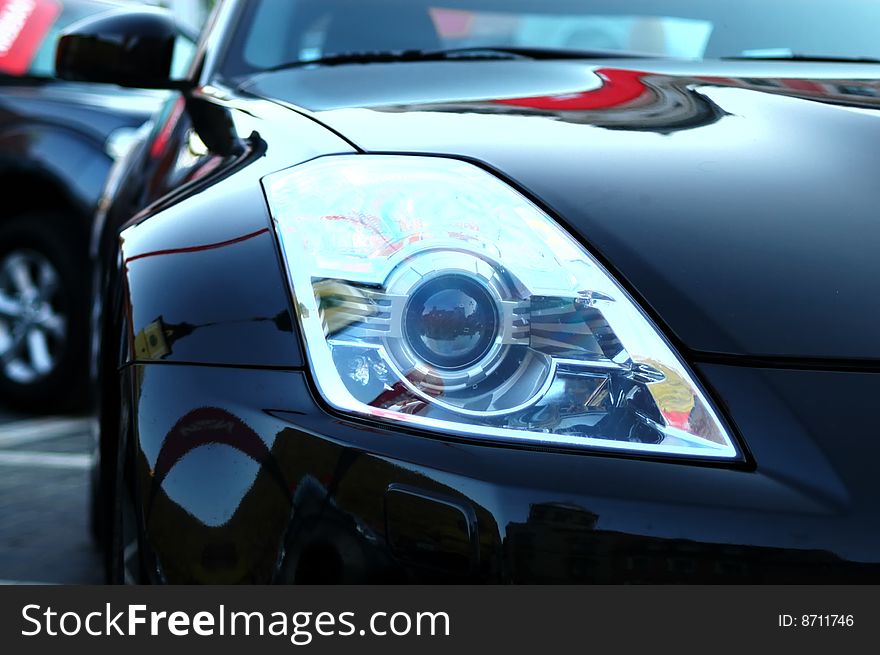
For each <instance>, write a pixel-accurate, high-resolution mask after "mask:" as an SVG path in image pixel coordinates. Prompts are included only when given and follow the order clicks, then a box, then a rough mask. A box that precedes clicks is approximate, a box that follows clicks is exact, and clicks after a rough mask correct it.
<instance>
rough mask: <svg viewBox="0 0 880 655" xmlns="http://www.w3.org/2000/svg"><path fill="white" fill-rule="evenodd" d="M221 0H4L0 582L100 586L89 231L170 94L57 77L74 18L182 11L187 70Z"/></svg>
mask: <svg viewBox="0 0 880 655" xmlns="http://www.w3.org/2000/svg"><path fill="white" fill-rule="evenodd" d="M214 2H215V0H152V1H144V2H134V0H0V190H2V195H3V198H4V202H3V203H2V207H0V584H4V583H5V584H10V583H13V584H14V583H19V582H38V583H100V582H102V581H103V573H102V565H101V560H100V556H99V555H98V553H97V552H96V551H95V548H94V546H93V544H92V540H91V536H90V526H89V525H88V516H89V512H88V502H89V494H88V489H89V478H90V475H91V463H92V457H93V455H92V450H93V443H94V440H93V436H92V429H93V421H92V418H91V416H90V409H89V408H90V405H91V400H92V399H91V398H90V397H89V393H88V389H89V384H88V379H89V375H88V356H87V353H88V347H89V336H88V334H89V316H88V307H89V300H88V297H89V293H90V292H89V288H90V283H91V266H90V263H89V247H90V243H89V241H90V234H91V231H92V225H93V221H94V220H95V218H94V217H95V214H96V209H97V207H98V204H99V200H100V196H101V192H102V190H103V188H104V186H105V184H106V183H107V180H108V176H109V175H110V174H111V171H112V167H113V165H114V163H115V162H117V161H119V160H120V159H121V158H122V157H124V155H125V153H126V151H127V146H128V144H130V143H131V142H132V140H133V139H134V138H135V137H136V135H137V133H138V130H139V129H147V128H148V127H149V118H150V116H151V115H152V114H153V113H154V112H156V111H157V110H159V109H160V108H161V107H162V105H163V103H164V102H165V101H166V100H167V99H168V94H167V92H156V91H140V90H124V89H121V88H118V87H104V86H96V85H88V84H77V83H71V82H61V81H58V80H56V79H54V54H55V41H56V39H57V36H58V33H59V32H60V31H61V30H62V29H64V28H65V27H67V26H68V25H70V24H72V23H74V22H76V21H78V20H81V19H87V18H88V17H89V16H92V15H97V14H99V13H103V12H106V11H112V10H113V9H115V8H118V7H119V6H121V5H126V4H127V5H131V4H148V5H159V6H163V7H165V8H167V9H170V10H171V11H173V12H174V14H175V16H176V19H177V22H178V25H179V26H180V30H181V34H180V37H179V42H178V46H179V47H178V48H177V52H176V54H175V57H176V60H175V62H174V65H175V67H176V68H177V69H178V71H182V70H185V69H186V66H187V65H188V63H189V60H190V58H191V56H192V54H193V52H194V46H195V42H196V40H197V39H198V35H199V32H200V30H201V28H202V26H203V25H204V24H205V22H206V20H207V17H208V14H209V12H210V11H211V9H212V7H213V5H214Z"/></svg>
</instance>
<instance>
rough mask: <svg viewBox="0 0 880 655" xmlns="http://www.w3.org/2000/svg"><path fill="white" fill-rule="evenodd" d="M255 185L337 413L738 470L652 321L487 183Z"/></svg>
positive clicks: (437, 169) (375, 173)
mask: <svg viewBox="0 0 880 655" xmlns="http://www.w3.org/2000/svg"><path fill="white" fill-rule="evenodd" d="M263 185H264V189H265V192H266V196H267V199H268V202H269V207H270V211H271V214H272V218H273V220H274V222H275V226H276V230H277V234H278V237H279V240H280V243H281V248H282V252H283V255H284V260H285V262H286V266H287V271H288V274H289V276H290V281H291V284H292V288H293V292H294V296H295V301H296V304H297V307H298V315H299V321H300V325H301V328H302V333H303V336H304V340H305V346H306V350H307V353H308V358H309V363H310V366H311V370H312V373H313V375H314V378H315V381H316V383H317V386H318V388H319V390H320V392H321V394H322V395H323V397H324V398H325V399H326V400H327V401H328V402H329V403H330V404H331V405H332V406H334V407H335V408H337V409H339V410H341V411H343V412H348V413H352V414H358V415H362V416H369V417H374V418H377V419H380V420H383V421H389V422H392V423H406V424H409V425H417V426H420V427H424V428H428V429H431V430H435V431H440V432H442V433H446V434H449V433H454V434H464V435H471V436H474V437H479V438H482V439H487V440H494V441H508V442H525V443H533V444H537V445H562V446H566V447H584V448H598V449H606V450H607V449H615V450H623V451H638V452H643V453H652V454H658V455H686V456H692V457H703V458H715V459H718V458H721V459H734V458H737V457H739V453H738V451H737V448H736V446H735V444H734V441H733V439H732V438H731V437H730V436H729V434H728V431H727V430H726V429H725V427H724V425H723V423H722V422H721V420H720V419H719V417H718V414H717V413H716V411H715V410H714V409H713V407H712V406H711V404H710V403H709V401H708V400H707V398H706V397H705V395H704V394H703V392H702V390H701V389H700V386H699V384H697V382H696V381H695V380H694V378H693V376H692V374H691V373H690V372H689V371H688V368H687V366H686V365H685V364H684V362H682V360H681V358H680V357H679V356H678V355H677V354H676V353H675V352H674V351H673V349H672V348H671V346H670V345H669V344H668V343H667V341H666V340H665V339H664V338H663V336H662V335H661V334H660V332H659V331H658V329H657V328H656V327H655V326H654V325H653V323H652V322H651V320H650V319H649V318H648V317H647V316H646V315H645V314H644V313H643V312H642V311H641V310H640V309H639V308H638V307H637V306H636V304H635V303H634V302H633V300H632V299H631V298H630V297H629V295H628V294H627V293H626V292H625V291H624V290H623V288H622V287H621V286H620V285H619V284H617V283H616V282H615V281H614V280H613V279H612V278H611V276H610V275H609V274H608V273H607V272H606V271H605V270H604V268H603V267H602V266H601V265H600V264H599V263H598V262H597V261H596V260H595V259H594V258H593V257H592V256H591V255H590V254H589V253H588V252H587V251H586V250H585V249H584V248H583V247H582V246H581V245H580V244H579V243H577V242H576V241H575V240H574V239H573V238H571V237H570V236H569V235H568V234H567V233H566V232H565V231H564V230H563V229H562V228H561V227H560V226H559V225H558V224H557V223H556V222H555V221H554V220H553V219H551V218H550V217H549V216H547V215H546V214H545V213H544V212H543V211H542V210H541V209H540V208H538V207H537V206H536V205H534V204H533V203H532V202H530V201H529V200H528V199H527V198H525V197H524V196H523V195H521V194H520V193H518V192H517V191H516V190H514V189H513V188H511V187H510V186H509V185H507V184H505V183H504V182H502V181H501V180H500V179H498V178H497V177H495V176H493V175H491V174H490V173H488V172H486V171H484V170H482V169H480V168H478V167H477V166H474V165H472V164H469V163H465V162H462V161H458V160H452V159H445V158H436V157H417V156H397V155H345V156H332V157H325V158H321V159H316V160H313V161H311V162H308V163H305V164H301V165H299V166H295V167H293V168H291V169H287V170H284V171H281V172H279V173H275V174H273V175H270V176H268V177H266V178H265V179H264V180H263Z"/></svg>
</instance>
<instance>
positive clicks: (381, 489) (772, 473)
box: [125, 365, 880, 582]
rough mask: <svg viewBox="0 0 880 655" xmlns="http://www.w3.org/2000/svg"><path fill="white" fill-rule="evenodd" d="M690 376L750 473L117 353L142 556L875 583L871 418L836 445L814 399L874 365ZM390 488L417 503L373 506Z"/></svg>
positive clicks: (204, 563)
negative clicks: (714, 407)
mask: <svg viewBox="0 0 880 655" xmlns="http://www.w3.org/2000/svg"><path fill="white" fill-rule="evenodd" d="M701 371H702V372H703V373H704V374H705V375H706V377H707V379H708V380H709V382H710V383H711V384H712V385H713V386H715V387H716V389H718V390H719V391H721V392H726V393H729V394H730V396H729V397H730V398H731V400H732V402H731V405H730V407H731V410H732V416H733V419H734V421H735V422H736V424H737V425H738V427H740V428H741V429H742V430H743V432H744V434H745V435H746V436H747V437H748V438H749V444H750V445H751V446H752V448H753V450H754V453H755V458H756V460H758V461H759V462H760V463H759V464H757V465H756V466H755V467H749V468H739V469H730V468H723V467H718V468H707V467H700V466H693V465H688V464H681V463H678V464H675V463H667V462H656V461H655V462H646V461H640V460H638V459H636V458H621V457H611V456H597V455H590V454H584V453H579V454H574V453H553V452H540V451H536V450H527V449H515V448H508V449H503V448H497V447H492V446H487V445H479V444H476V443H472V442H471V443H469V442H466V441H443V440H438V439H436V438H428V437H425V436H421V435H418V434H406V433H404V432H401V431H398V430H388V429H386V428H383V427H382V426H377V425H373V426H366V425H364V424H362V423H358V422H352V421H346V420H343V419H339V418H337V417H334V416H331V415H330V414H328V413H327V412H325V411H323V410H322V409H321V408H320V407H319V406H318V405H317V404H316V402H315V401H314V399H313V397H312V393H311V390H310V389H309V384H308V381H307V380H306V379H305V376H304V374H303V373H301V372H298V371H266V370H263V371H257V370H248V369H229V368H222V369H218V368H209V367H195V366H161V365H159V366H157V365H137V366H134V367H130V368H128V369H126V371H125V374H126V375H127V376H129V377H130V379H131V380H132V384H133V387H134V389H135V393H134V398H135V399H134V403H135V404H134V407H133V409H134V410H135V414H136V416H137V417H138V419H137V426H136V429H137V434H138V441H137V443H138V452H137V461H138V467H137V469H138V472H139V474H138V483H139V486H140V489H141V490H142V494H143V497H144V498H145V500H144V505H143V511H144V521H145V529H146V533H147V535H148V536H149V544H150V547H151V557H155V560H156V561H157V562H158V570H159V571H161V574H162V576H163V577H164V579H165V580H167V581H169V582H270V581H272V582H289V581H295V580H302V579H311V580H314V579H320V580H321V581H325V582H327V581H332V582H343V581H344V582H364V581H402V580H409V581H414V580H422V579H427V580H443V579H453V580H472V581H482V582H502V581H513V582H783V581H785V582H793V581H794V582H797V581H804V580H812V581H817V582H830V581H849V582H869V581H873V582H876V581H878V580H880V563H878V559H877V549H876V543H877V539H878V536H880V535H878V532H877V530H878V523H877V521H876V518H875V517H876V507H875V505H874V503H873V502H872V500H873V497H874V494H875V493H876V485H875V484H874V483H873V479H872V473H871V470H872V464H871V462H872V461H873V458H874V457H876V456H877V455H878V454H880V453H878V452H877V444H876V440H873V439H870V438H861V437H860V436H858V435H864V434H870V433H871V430H872V429H873V428H872V425H873V420H874V418H873V416H872V412H871V411H870V410H868V409H867V408H866V409H865V411H863V412H854V413H852V414H851V415H849V416H847V417H845V418H844V419H841V421H842V423H840V424H838V426H839V427H838V426H836V427H835V432H834V434H838V433H837V432H836V430H839V429H842V430H844V431H845V432H846V433H847V434H850V435H853V436H852V438H851V439H849V440H847V441H846V442H845V443H834V442H835V441H836V439H829V436H828V435H829V434H832V432H831V431H830V430H829V426H828V425H827V419H824V420H823V418H822V417H821V416H820V415H822V414H823V410H822V409H817V407H818V408H821V404H817V400H818V399H820V398H821V397H822V396H823V394H824V393H825V391H826V389H827V388H828V386H829V385H835V386H837V387H838V388H840V389H841V390H843V391H846V392H849V393H851V394H853V393H854V394H855V395H856V396H857V397H858V396H859V394H864V395H863V396H861V397H864V398H868V397H871V396H872V395H873V394H875V393H876V392H877V391H878V389H877V388H876V387H877V385H878V381H877V379H876V376H874V375H862V374H852V373H849V374H847V373H827V372H806V371H774V370H761V369H747V368H738V367H729V366H705V367H701ZM801 416H806V417H809V418H814V419H816V423H815V424H814V427H805V426H803V425H802V424H801V422H800V419H801ZM768 425H771V426H773V429H772V430H768V429H767V428H766V426H768ZM829 441H831V443H829ZM856 452H857V453H859V455H860V456H859V457H853V456H852V454H853V453H856ZM168 453H174V454H173V455H169V454H168ZM842 480H846V481H847V482H846V483H843V482H842ZM401 486H402V487H404V488H405V489H407V490H411V492H414V493H419V494H421V495H424V496H427V497H428V499H429V500H426V501H423V502H422V503H419V504H417V505H416V508H417V510H416V511H411V512H407V513H401V512H400V511H397V510H396V508H394V507H392V508H391V509H389V500H388V498H389V493H392V495H393V490H395V489H399V488H400V487H401ZM389 490H392V491H391V492H389ZM146 498H149V499H150V500H146ZM430 499H439V500H435V501H434V502H431V500H430ZM450 511H452V512H454V514H453V516H454V517H455V518H454V519H453V518H450ZM455 514H458V516H455ZM471 515H472V517H473V518H472V520H471V519H470V516H471ZM288 520H290V523H289V524H288ZM471 522H472V523H473V525H474V529H475V530H476V533H475V534H476V543H477V544H478V549H477V552H476V553H475V554H473V555H472V556H471V555H470V553H469V551H468V548H467V544H469V543H470V539H469V537H468V534H469V533H468V530H469V529H470V528H469V526H470V524H471ZM255 526H262V527H260V528H259V529H255ZM430 526H434V527H433V528H432V527H430ZM438 526H439V527H438ZM438 530H441V533H440V534H437V531H438ZM181 531H183V532H184V533H185V537H183V536H182V534H181ZM401 533H403V534H410V535H413V534H415V535H417V538H410V539H408V540H400V539H398V540H397V543H394V541H393V540H392V542H391V544H389V539H388V535H389V534H390V535H395V534H401ZM392 544H393V545H394V546H395V548H393V549H392V547H391V545H392ZM216 553H226V554H227V559H225V560H223V562H222V563H221V562H218V561H217V556H216ZM303 553H306V554H308V555H307V556H304V555H302V554H303ZM462 554H464V556H465V557H464V558H463V557H462ZM311 558H314V559H311ZM318 561H320V562H322V563H323V564H322V565H321V566H319V565H318V564H317V562H318ZM328 562H329V563H328ZM332 562H341V564H340V565H339V566H334V565H331V564H330V563H332ZM368 564H369V565H368ZM322 576H323V577H322Z"/></svg>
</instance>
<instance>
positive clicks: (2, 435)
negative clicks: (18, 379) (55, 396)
mask: <svg viewBox="0 0 880 655" xmlns="http://www.w3.org/2000/svg"><path fill="white" fill-rule="evenodd" d="M93 422H94V419H92V418H37V419H28V420H24V421H14V422H12V423H6V424H5V425H0V448H11V447H13V446H20V445H22V444H28V443H36V442H38V441H45V440H46V439H55V438H56V437H65V436H73V435H77V434H83V433H87V432H90V431H91V429H92V424H93Z"/></svg>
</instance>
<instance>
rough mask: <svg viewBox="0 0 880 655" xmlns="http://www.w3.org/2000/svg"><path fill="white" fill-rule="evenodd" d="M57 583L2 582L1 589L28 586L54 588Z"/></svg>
mask: <svg viewBox="0 0 880 655" xmlns="http://www.w3.org/2000/svg"><path fill="white" fill-rule="evenodd" d="M56 584H57V583H55V582H34V581H33V580H0V587H9V586H15V585H26V586H29V587H33V586H38V587H45V586H47V585H51V586H54V585H56Z"/></svg>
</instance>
